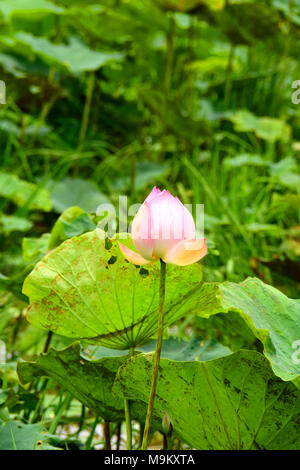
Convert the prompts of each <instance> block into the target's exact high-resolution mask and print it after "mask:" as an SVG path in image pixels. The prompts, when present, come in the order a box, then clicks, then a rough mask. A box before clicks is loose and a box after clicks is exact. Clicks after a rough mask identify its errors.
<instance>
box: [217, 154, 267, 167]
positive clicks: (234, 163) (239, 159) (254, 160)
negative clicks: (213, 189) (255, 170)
mask: <svg viewBox="0 0 300 470" xmlns="http://www.w3.org/2000/svg"><path fill="white" fill-rule="evenodd" d="M268 164H269V162H268V161H266V159H265V158H263V157H262V156H260V155H256V154H251V153H242V154H240V155H235V156H234V157H226V158H224V165H225V166H226V167H228V168H240V167H241V166H244V165H248V166H268Z"/></svg>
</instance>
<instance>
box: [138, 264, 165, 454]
mask: <svg viewBox="0 0 300 470" xmlns="http://www.w3.org/2000/svg"><path fill="white" fill-rule="evenodd" d="M165 287H166V263H164V261H162V259H161V260H160V286H159V307H158V331H157V341H156V348H155V354H154V362H153V373H152V380H151V388H150V396H149V402H148V410H147V415H146V422H145V429H144V435H143V442H142V450H146V449H147V447H148V441H149V433H150V427H151V420H152V412H153V405H154V399H155V393H156V385H157V376H158V368H159V361H160V353H161V347H162V338H163V331H164V301H165V290H166V289H165Z"/></svg>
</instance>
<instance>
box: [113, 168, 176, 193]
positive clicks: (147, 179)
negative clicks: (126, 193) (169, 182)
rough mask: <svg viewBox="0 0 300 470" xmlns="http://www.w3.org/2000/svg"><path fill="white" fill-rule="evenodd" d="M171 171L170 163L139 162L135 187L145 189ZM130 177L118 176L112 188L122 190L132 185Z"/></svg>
mask: <svg viewBox="0 0 300 470" xmlns="http://www.w3.org/2000/svg"><path fill="white" fill-rule="evenodd" d="M168 171H169V164H168V163H167V162H164V163H160V164H158V163H154V162H148V161H143V162H138V163H137V166H136V176H135V180H134V188H135V189H136V190H140V189H144V188H145V187H146V186H147V185H151V184H154V182H155V181H157V180H159V179H160V178H162V177H164V176H166V174H167V173H168ZM130 183H131V181H130V177H129V176H125V177H121V178H116V179H115V180H114V181H113V182H112V188H113V189H114V190H118V191H122V190H124V189H127V188H128V187H130Z"/></svg>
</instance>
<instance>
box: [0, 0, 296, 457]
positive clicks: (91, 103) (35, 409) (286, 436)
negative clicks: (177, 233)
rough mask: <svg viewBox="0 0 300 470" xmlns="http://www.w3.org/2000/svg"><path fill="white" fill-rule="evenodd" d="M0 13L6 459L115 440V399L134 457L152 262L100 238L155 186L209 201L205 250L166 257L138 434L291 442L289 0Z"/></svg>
mask: <svg viewBox="0 0 300 470" xmlns="http://www.w3.org/2000/svg"><path fill="white" fill-rule="evenodd" d="M0 23H1V32H0V80H1V81H2V82H4V84H5V99H4V96H2V95H1V93H2V94H3V87H0V103H1V104H0V145H1V156H0V246H1V249H0V449H40V448H41V449H58V448H60V449H65V450H72V449H94V448H97V449H103V448H105V447H106V448H109V446H110V442H109V441H110V439H108V435H109V434H110V436H111V441H112V446H113V447H114V448H116V447H117V446H121V448H126V443H125V440H126V433H125V429H126V427H125V417H124V398H125V401H126V400H129V402H128V403H129V407H130V414H131V419H132V425H133V429H132V431H133V439H132V441H133V448H135V449H138V448H139V447H140V445H141V439H142V433H143V426H144V422H145V416H146V411H147V401H148V398H149V397H148V395H149V387H150V379H151V368H152V357H153V354H152V353H153V351H154V349H155V342H154V338H155V337H156V333H157V309H158V301H159V299H158V286H159V263H154V264H149V265H146V266H145V267H136V266H134V265H131V264H129V263H127V261H125V260H124V258H123V257H122V256H121V254H120V251H119V249H118V246H117V241H116V240H115V238H113V239H111V240H110V241H108V240H106V241H104V240H102V239H100V238H99V231H97V230H95V229H96V227H97V224H98V223H99V222H101V220H102V221H103V216H102V215H101V214H99V213H97V207H98V206H99V205H100V204H113V205H114V206H115V207H116V211H117V223H116V232H118V231H121V232H122V231H123V224H122V222H123V219H122V217H123V216H122V214H120V213H119V212H118V204H119V196H126V197H127V200H128V207H129V206H130V205H132V204H137V203H142V202H143V201H144V199H145V197H146V196H147V195H148V193H149V192H150V191H151V189H152V187H153V185H157V186H158V187H160V188H161V189H162V188H167V189H169V190H170V192H171V193H172V194H174V195H178V197H179V198H180V200H181V201H182V202H183V203H184V204H192V205H193V208H195V205H196V204H204V211H205V237H206V241H207V245H208V255H207V256H205V258H204V259H203V261H201V264H199V263H196V264H193V265H190V266H186V267H179V266H171V265H167V281H166V300H165V326H166V328H165V335H164V336H165V338H164V341H163V349H162V359H161V368H160V373H159V380H158V389H157V394H158V396H159V400H156V402H155V404H154V412H153V420H152V435H151V438H152V440H151V442H150V446H151V445H152V446H155V445H158V446H159V448H162V446H163V445H164V446H165V447H166V446H168V447H169V448H182V447H183V448H197V449H298V450H299V449H300V440H299V432H297V426H298V428H299V420H300V394H299V384H300V381H299V376H300V354H298V350H299V348H300V303H299V300H294V299H297V298H299V291H300V268H299V266H300V264H299V258H300V220H299V219H300V172H299V168H300V164H299V161H300V160H299V152H300V103H299V104H297V99H296V98H297V87H296V86H295V85H293V83H294V82H295V81H296V80H300V66H299V47H300V35H299V31H300V29H299V28H300V7H299V6H298V3H297V2H296V1H292V0H291V1H285V0H248V1H244V0H227V1H225V0H211V1H208V0H182V1H179V0H143V1H142V0H127V1H125V0H103V1H101V2H99V1H97V0H87V1H83V0H31V1H29V0H0ZM298 88H300V86H299V87H298ZM293 96H294V97H293ZM4 101H5V104H4ZM2 103H3V104H2ZM133 215H134V214H129V221H131V220H132V218H133ZM193 215H194V217H195V216H196V214H195V213H194V214H193ZM122 243H123V240H122ZM124 243H125V244H129V245H130V246H131V241H130V240H127V241H126V240H125V241H124ZM37 263H38V264H37ZM248 277H250V278H251V279H246V278H248ZM29 305H30V306H29ZM28 306H29V308H28ZM130 347H134V348H135V351H131V353H132V354H130V357H129V356H128V349H129V348H130ZM297 348H298V349H297ZM41 353H45V354H41ZM166 423H167V424H166ZM170 423H171V425H170ZM127 424H128V423H127ZM163 435H164V441H163V438H162V436H163ZM124 439H125V440H124ZM163 442H164V444H163Z"/></svg>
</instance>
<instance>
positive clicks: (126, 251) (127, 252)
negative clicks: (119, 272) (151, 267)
mask: <svg viewBox="0 0 300 470" xmlns="http://www.w3.org/2000/svg"><path fill="white" fill-rule="evenodd" d="M118 244H119V247H120V250H121V252H122V253H123V255H124V257H125V258H126V259H127V260H128V261H130V263H133V264H137V265H143V264H148V263H151V261H149V260H147V259H145V258H143V257H142V256H141V255H139V254H138V253H135V252H134V251H132V250H131V249H130V248H128V247H127V246H125V245H123V244H122V243H120V242H118Z"/></svg>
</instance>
